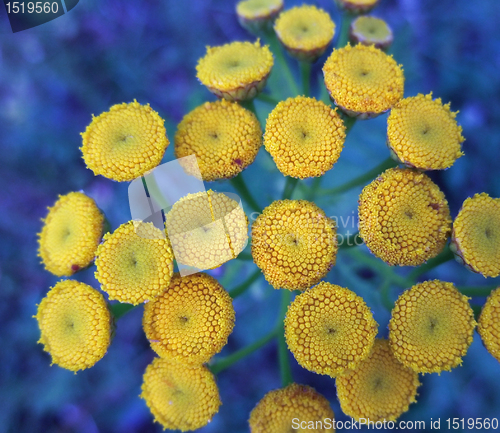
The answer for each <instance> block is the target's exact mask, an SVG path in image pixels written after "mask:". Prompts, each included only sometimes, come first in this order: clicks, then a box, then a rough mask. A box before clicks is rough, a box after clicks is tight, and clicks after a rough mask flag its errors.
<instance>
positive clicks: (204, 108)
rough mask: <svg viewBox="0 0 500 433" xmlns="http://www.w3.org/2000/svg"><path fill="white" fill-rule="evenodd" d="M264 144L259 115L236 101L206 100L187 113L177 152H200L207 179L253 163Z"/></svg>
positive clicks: (232, 173) (230, 174)
mask: <svg viewBox="0 0 500 433" xmlns="http://www.w3.org/2000/svg"><path fill="white" fill-rule="evenodd" d="M261 144H262V131H261V129H260V124H259V121H258V120H257V118H256V117H255V115H254V114H253V113H252V112H251V111H248V110H246V109H245V108H243V107H242V106H241V105H239V104H237V103H236V102H228V101H225V100H221V101H216V102H206V103H205V104H203V105H200V106H199V107H197V108H195V109H194V110H193V111H191V112H190V113H189V114H187V115H186V116H184V118H183V119H182V121H181V123H180V124H179V126H178V128H177V133H176V134H175V156H176V157H177V158H182V157H185V156H188V155H196V158H197V162H198V166H199V170H200V173H201V176H202V178H203V180H204V181H213V180H217V179H228V178H230V177H234V176H236V175H237V174H238V173H240V172H241V171H242V170H243V169H244V168H246V167H247V166H248V165H250V164H251V163H252V162H253V161H254V159H255V157H256V156H257V152H258V151H259V149H260V146H261Z"/></svg>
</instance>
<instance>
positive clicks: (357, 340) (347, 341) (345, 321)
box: [285, 282, 377, 377]
mask: <svg viewBox="0 0 500 433" xmlns="http://www.w3.org/2000/svg"><path fill="white" fill-rule="evenodd" d="M376 335H377V323H376V322H375V320H373V316H372V313H371V311H370V309H369V308H368V306H367V305H366V304H365V301H363V299H362V298H361V297H359V296H357V295H356V294H355V293H354V292H352V291H351V290H349V289H345V288H343V287H340V286H336V285H334V284H330V283H325V282H321V283H319V284H318V285H317V286H315V287H313V288H311V289H309V290H306V291H305V292H304V293H302V294H300V295H299V296H297V297H296V298H295V300H294V301H293V302H292V304H291V305H290V307H289V308H288V312H287V314H286V318H285V338H286V342H287V344H288V347H289V349H290V351H291V352H292V353H293V356H294V357H295V359H296V360H297V362H298V363H299V364H300V365H301V366H302V367H304V368H305V369H307V370H309V371H314V372H315V373H319V374H328V375H329V376H331V377H336V376H338V375H339V374H341V373H343V372H344V371H345V370H348V369H352V368H356V366H357V365H358V364H359V363H360V362H361V361H362V360H363V359H365V358H366V357H367V356H368V355H369V354H370V351H371V349H372V346H373V342H374V341H375V336H376Z"/></svg>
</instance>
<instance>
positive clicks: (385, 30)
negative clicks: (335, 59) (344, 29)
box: [349, 15, 393, 50]
mask: <svg viewBox="0 0 500 433" xmlns="http://www.w3.org/2000/svg"><path fill="white" fill-rule="evenodd" d="M349 38H350V40H351V41H352V42H354V43H355V44H358V43H359V44H363V45H374V46H375V47H376V48H380V49H381V50H386V49H387V48H389V46H390V45H391V44H392V41H393V35H392V30H391V28H390V27H389V26H388V25H387V23H386V22H385V21H384V20H381V19H380V18H375V17H369V16H364V15H362V16H359V17H358V18H356V19H355V20H354V21H353V22H352V23H351V26H350V28H349Z"/></svg>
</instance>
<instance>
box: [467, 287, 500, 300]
mask: <svg viewBox="0 0 500 433" xmlns="http://www.w3.org/2000/svg"><path fill="white" fill-rule="evenodd" d="M497 287H498V285H496V286H488V287H473V286H461V287H458V290H460V293H462V294H464V295H465V296H469V297H470V298H476V297H477V298H483V297H487V296H490V294H491V292H492V291H493V290H495V289H496V288H497Z"/></svg>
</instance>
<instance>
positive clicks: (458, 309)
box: [389, 280, 476, 373]
mask: <svg viewBox="0 0 500 433" xmlns="http://www.w3.org/2000/svg"><path fill="white" fill-rule="evenodd" d="M467 299H468V298H467V297H466V296H464V295H462V294H461V293H460V292H459V291H458V290H457V289H456V288H455V286H454V285H453V284H452V283H445V282H443V281H438V280H434V281H425V282H423V283H420V284H416V285H415V286H413V287H412V288H411V289H410V290H407V291H405V292H403V294H402V295H401V296H400V297H399V299H398V300H397V301H396V305H395V306H394V309H393V310H392V317H391V321H390V322H389V341H390V343H391V348H392V351H393V352H394V355H395V356H396V358H397V359H398V360H399V361H400V362H402V363H403V364H404V365H406V366H407V367H410V368H412V369H413V370H414V371H416V372H418V373H436V372H441V371H443V370H447V371H449V370H451V369H452V368H454V367H456V366H458V365H461V364H462V356H464V355H465V354H466V353H467V349H468V348H469V346H470V344H471V343H472V335H473V333H474V328H475V326H476V322H475V320H474V313H473V311H472V308H471V307H470V305H469V302H468V301H467Z"/></svg>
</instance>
